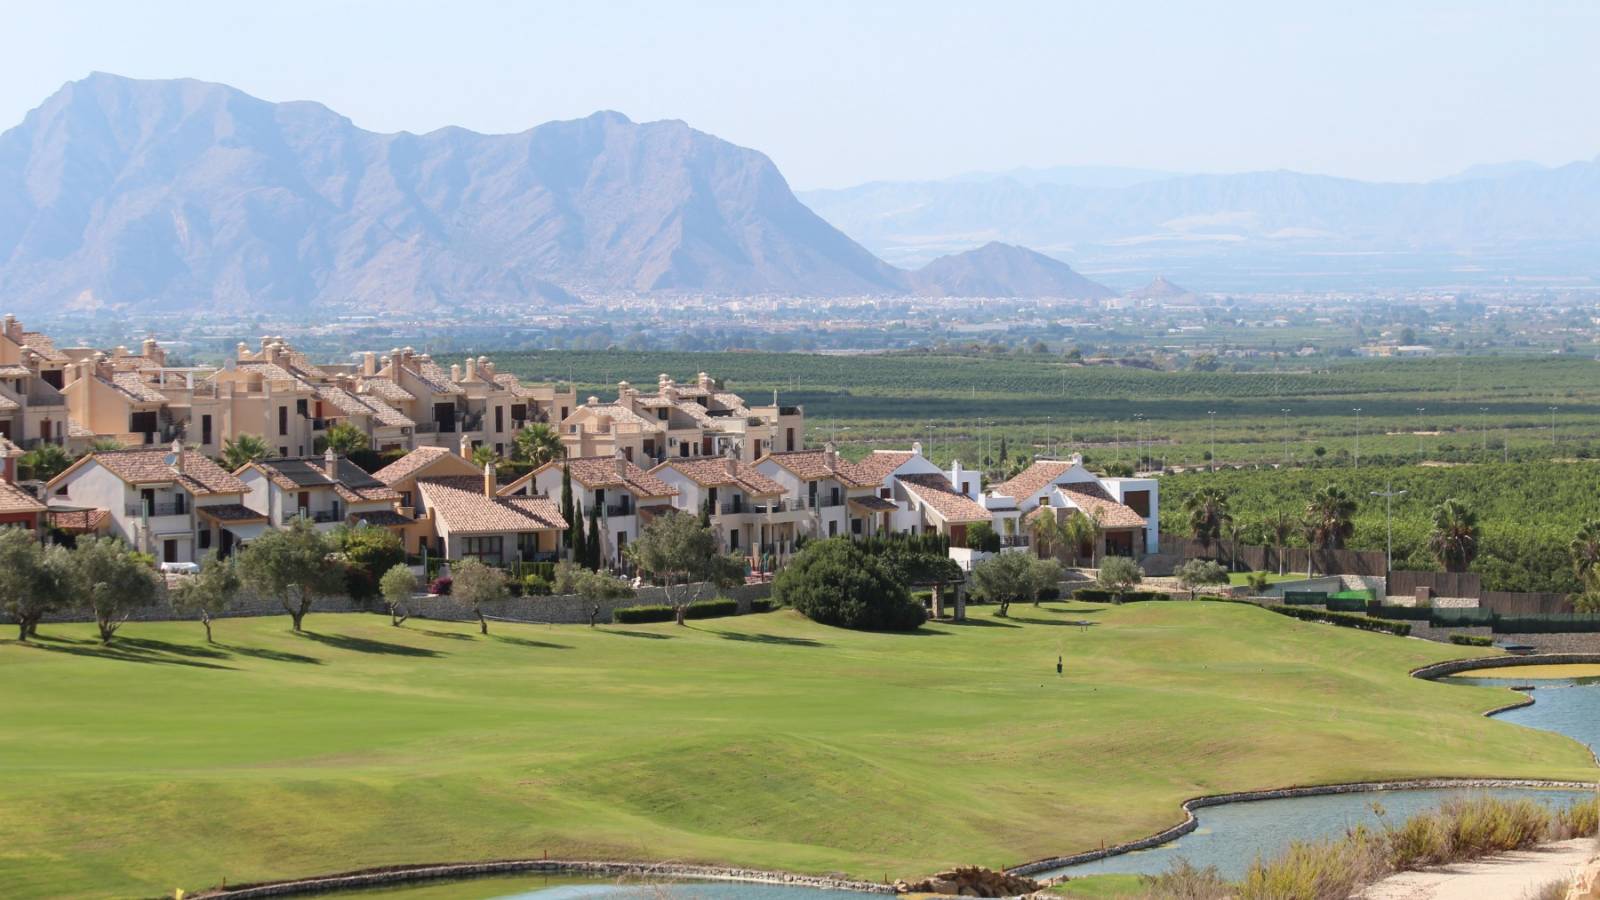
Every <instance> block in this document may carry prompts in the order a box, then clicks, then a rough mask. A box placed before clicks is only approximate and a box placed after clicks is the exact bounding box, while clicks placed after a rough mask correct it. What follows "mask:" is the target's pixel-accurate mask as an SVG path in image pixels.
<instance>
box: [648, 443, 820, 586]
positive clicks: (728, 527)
mask: <svg viewBox="0 0 1600 900" xmlns="http://www.w3.org/2000/svg"><path fill="white" fill-rule="evenodd" d="M650 474H651V475H654V476H655V477H657V478H659V479H660V480H661V481H663V482H665V483H666V484H667V485H668V486H669V487H671V488H672V489H673V490H675V491H677V494H676V495H675V496H674V497H673V499H672V505H673V506H674V507H675V508H677V509H678V510H681V511H683V512H685V513H688V514H689V515H698V514H699V513H700V511H701V509H702V508H709V510H710V514H711V515H710V518H711V529H712V530H713V531H714V532H716V534H717V537H718V540H719V542H720V544H721V546H722V548H723V549H724V550H726V551H728V552H730V553H743V554H745V555H746V556H750V557H752V558H758V557H760V556H762V555H771V556H773V557H774V558H775V559H776V560H777V561H779V562H781V561H782V560H784V559H786V558H788V557H789V556H790V555H791V554H792V553H794V541H795V538H796V537H797V536H799V535H800V534H802V533H803V532H802V531H801V529H800V524H801V522H802V520H803V519H805V517H806V514H805V510H803V509H800V508H798V507H796V506H795V505H794V504H793V503H790V502H788V501H787V500H786V498H785V493H786V492H785V490H784V486H783V485H782V484H780V483H779V482H777V481H774V480H773V479H771V478H768V477H767V476H765V475H763V474H761V473H760V472H758V471H756V467H755V466H754V465H752V464H750V463H747V462H743V461H741V460H739V459H736V458H734V457H732V456H720V457H715V456H713V457H693V458H687V459H668V460H667V461H666V462H663V463H662V464H661V465H659V466H656V467H655V468H653V469H651V470H650Z"/></svg>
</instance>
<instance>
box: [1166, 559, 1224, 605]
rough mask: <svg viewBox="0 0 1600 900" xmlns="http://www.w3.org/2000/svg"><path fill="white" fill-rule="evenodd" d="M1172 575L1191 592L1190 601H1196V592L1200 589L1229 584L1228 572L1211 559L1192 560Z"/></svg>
mask: <svg viewBox="0 0 1600 900" xmlns="http://www.w3.org/2000/svg"><path fill="white" fill-rule="evenodd" d="M1172 574H1173V575H1175V576H1177V579H1178V583H1179V584H1181V585H1183V586H1184V588H1186V589H1187V590H1188V591H1189V599H1190V600H1193V599H1194V595H1195V591H1196V590H1197V589H1199V588H1202V587H1208V586H1210V585H1215V584H1227V583H1228V573H1227V571H1226V570H1224V569H1223V568H1222V566H1220V565H1218V564H1216V563H1215V562H1212V561H1211V560H1209V559H1191V560H1189V561H1188V562H1186V563H1184V564H1183V565H1181V566H1179V567H1178V569H1177V571H1175V572H1173V573H1172Z"/></svg>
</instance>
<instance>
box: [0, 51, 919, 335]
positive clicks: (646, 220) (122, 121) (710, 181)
mask: <svg viewBox="0 0 1600 900" xmlns="http://www.w3.org/2000/svg"><path fill="white" fill-rule="evenodd" d="M569 290H572V291H577V292H579V293H583V292H585V291H594V290H608V291H610V290H626V291H693V292H706V293H726V294H733V293H741V294H749V293H764V292H783V293H789V294H817V295H829V294H845V293H893V292H903V291H906V290H909V286H908V283H907V278H906V274H905V273H904V272H902V271H900V270H898V269H895V268H894V267H892V266H889V265H888V264H886V263H884V262H883V261H882V260H880V259H878V258H876V257H875V256H873V254H872V253H871V252H869V251H867V250H866V249H864V248H863V247H861V246H860V245H859V244H857V243H855V242H854V241H853V240H851V239H850V238H848V237H846V236H845V235H843V234H842V233H840V232H839V231H838V230H836V229H835V228H834V227H833V226H831V225H829V224H828V223H826V222H824V221H823V220H822V219H821V218H819V217H817V216H816V215H815V214H813V213H812V212H811V210H809V209H808V208H806V207H805V206H804V205H802V204H801V203H800V202H799V201H798V200H796V199H795V196H794V195H793V193H791V192H790V190H789V186H788V184H787V183H786V182H785V181H784V178H783V176H782V175H781V174H779V172H778V170H777V168H776V167H775V166H774V165H773V164H772V161H771V160H769V159H768V158H767V157H766V156H764V155H762V154H760V153H758V152H756V151H754V150H748V149H745V148H742V147H737V146H734V145H733V144H730V143H728V142H726V141H722V140H719V139H718V138H715V137H713V136H711V135H708V134H704V133H702V132H699V131H695V130H694V129H692V128H690V127H689V126H687V125H685V124H684V123H682V122H677V121H664V122H651V123H645V124H638V123H634V122H631V121H629V120H628V119H627V118H626V117H624V116H622V115H620V114H618V113H612V112H602V113H596V114H594V115H592V116H589V117H588V118H584V119H579V120H576V121H569V122H551V123H548V124H545V125H540V126H538V127H536V128H532V129H530V130H528V131H524V132H521V133H519V134H506V135H484V134H477V133H474V132H470V131H466V130H463V129H460V128H445V129H440V130H438V131H434V132H430V133H428V134H423V135H415V134H407V133H401V134H375V133H373V132H369V131H364V130H362V129H360V128H357V127H356V126H355V125H354V124H352V123H351V121H350V120H349V119H347V118H345V117H343V116H340V115H338V114H337V113H334V112H333V111H331V110H329V109H328V108H326V107H324V106H321V105H319V104H316V103H305V102H296V103H268V102H266V101H262V100H258V99H256V98H254V97H250V96H248V95H246V94H244V93H241V92H239V91H237V90H234V89H232V88H229V87H226V86H223V85H218V84H208V83H204V82H199V81H191V80H175V81H139V80H133V79H128V78H121V77H117V76H114V75H104V74H96V75H92V76H90V77H88V78H86V79H84V80H82V81H76V82H72V83H70V84H68V85H66V86H65V87H63V88H61V90H59V91H57V92H56V93H55V94H54V95H52V96H51V97H50V98H48V99H47V100H45V101H44V103H43V104H42V105H41V106H39V108H37V109H35V110H33V111H32V112H30V113H29V114H28V115H27V117H26V118H25V119H24V120H23V122H22V124H20V125H18V126H17V127H15V128H12V129H10V130H8V131H6V132H5V133H4V134H0V296H4V297H5V298H6V300H7V303H8V309H14V310H16V311H18V312H21V311H25V310H26V309H28V308H40V307H54V306H59V305H63V304H78V305H80V306H83V307H105V306H112V307H116V306H129V305H133V304H154V305H157V306H159V307H161V308H170V309H186V308H222V309H228V308H232V309H245V308H267V309H271V308H302V307H312V306H317V305H325V304H334V305H337V304H360V305H363V306H367V307H376V308H386V307H387V308H427V307H430V306H433V305H436V304H441V303H467V304H474V303H477V304H489V303H530V304H547V303H560V302H566V301H569V300H570V299H571V297H570V295H569V294H568V293H567V291H569Z"/></svg>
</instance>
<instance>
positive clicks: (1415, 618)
mask: <svg viewBox="0 0 1600 900" xmlns="http://www.w3.org/2000/svg"><path fill="white" fill-rule="evenodd" d="M1364 607H1365V609H1366V611H1367V615H1369V616H1372V617H1373V618H1375V619H1400V620H1402V621H1408V622H1426V621H1428V620H1429V619H1431V618H1433V610H1432V609H1431V608H1429V607H1426V606H1391V605H1389V604H1387V603H1383V602H1380V601H1378V600H1373V601H1371V602H1369V603H1366V604H1364ZM1329 608H1330V609H1332V607H1329Z"/></svg>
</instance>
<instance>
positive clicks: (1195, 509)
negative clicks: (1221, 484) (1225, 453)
mask: <svg viewBox="0 0 1600 900" xmlns="http://www.w3.org/2000/svg"><path fill="white" fill-rule="evenodd" d="M1183 509H1184V511H1185V512H1187V513H1188V514H1189V535H1190V537H1193V538H1194V539H1195V540H1197V541H1199V542H1200V549H1201V550H1204V551H1207V552H1209V551H1210V549H1211V545H1212V544H1214V543H1217V542H1218V541H1220V540H1221V539H1222V534H1223V530H1224V528H1226V527H1227V526H1228V525H1229V524H1230V523H1231V522H1233V516H1232V515H1231V514H1230V513H1229V512H1228V493H1227V491H1224V490H1222V489H1221V488H1201V489H1200V490H1198V491H1195V492H1194V493H1192V494H1190V495H1189V496H1188V497H1186V498H1185V499H1184V501H1183Z"/></svg>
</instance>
